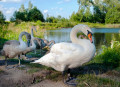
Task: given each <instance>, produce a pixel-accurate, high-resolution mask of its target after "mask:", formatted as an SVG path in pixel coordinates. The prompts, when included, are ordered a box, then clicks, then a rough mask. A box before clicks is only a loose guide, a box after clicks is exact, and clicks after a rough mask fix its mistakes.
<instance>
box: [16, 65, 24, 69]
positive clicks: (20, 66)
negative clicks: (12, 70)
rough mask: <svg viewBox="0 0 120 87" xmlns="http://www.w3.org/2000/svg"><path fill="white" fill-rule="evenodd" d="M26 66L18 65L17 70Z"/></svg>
mask: <svg viewBox="0 0 120 87" xmlns="http://www.w3.org/2000/svg"><path fill="white" fill-rule="evenodd" d="M24 67H25V65H17V66H16V68H24Z"/></svg>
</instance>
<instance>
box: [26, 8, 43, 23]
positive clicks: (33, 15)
mask: <svg viewBox="0 0 120 87" xmlns="http://www.w3.org/2000/svg"><path fill="white" fill-rule="evenodd" d="M28 20H29V21H37V20H40V21H42V22H43V21H44V17H43V14H42V13H41V11H40V10H38V9H37V7H34V8H33V9H31V10H30V11H29V13H28Z"/></svg>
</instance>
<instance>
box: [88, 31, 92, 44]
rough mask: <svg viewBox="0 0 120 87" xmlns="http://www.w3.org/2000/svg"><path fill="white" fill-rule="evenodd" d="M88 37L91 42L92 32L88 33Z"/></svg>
mask: <svg viewBox="0 0 120 87" xmlns="http://www.w3.org/2000/svg"><path fill="white" fill-rule="evenodd" d="M88 38H89V39H90V42H91V43H93V41H92V34H91V33H89V34H88Z"/></svg>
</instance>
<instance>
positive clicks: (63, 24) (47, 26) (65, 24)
mask: <svg viewBox="0 0 120 87" xmlns="http://www.w3.org/2000/svg"><path fill="white" fill-rule="evenodd" d="M77 24H86V25H88V26H89V27H92V28H120V24H101V23H88V22H83V23H77V22H58V23H43V22H40V21H37V22H36V23H35V25H37V26H39V27H40V28H41V29H56V28H68V27H73V26H75V25H77Z"/></svg>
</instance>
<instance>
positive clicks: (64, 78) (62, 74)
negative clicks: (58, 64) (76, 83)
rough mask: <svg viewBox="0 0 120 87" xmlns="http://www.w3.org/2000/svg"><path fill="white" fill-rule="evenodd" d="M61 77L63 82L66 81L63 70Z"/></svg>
mask: <svg viewBox="0 0 120 87" xmlns="http://www.w3.org/2000/svg"><path fill="white" fill-rule="evenodd" d="M62 77H63V82H64V83H66V81H65V71H63V72H62Z"/></svg>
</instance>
